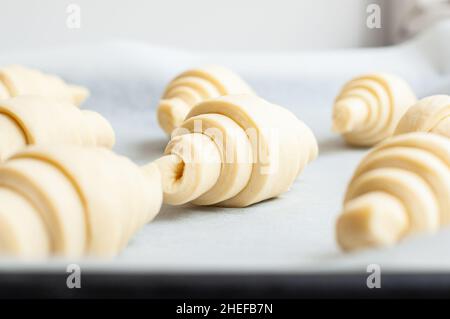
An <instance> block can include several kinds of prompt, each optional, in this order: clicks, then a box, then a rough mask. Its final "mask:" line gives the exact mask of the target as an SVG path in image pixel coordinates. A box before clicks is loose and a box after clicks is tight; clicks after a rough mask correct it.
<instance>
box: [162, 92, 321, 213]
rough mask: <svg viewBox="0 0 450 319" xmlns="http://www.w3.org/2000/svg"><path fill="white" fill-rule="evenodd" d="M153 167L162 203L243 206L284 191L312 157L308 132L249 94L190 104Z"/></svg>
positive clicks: (312, 142) (288, 115)
mask: <svg viewBox="0 0 450 319" xmlns="http://www.w3.org/2000/svg"><path fill="white" fill-rule="evenodd" d="M172 135H173V138H172V140H171V141H170V142H169V144H168V146H167V148H166V151H165V154H166V156H163V157H162V158H160V159H158V160H157V161H156V163H157V164H158V165H159V167H160V171H161V174H162V176H163V190H164V202H166V203H168V204H172V205H181V204H184V203H187V202H192V203H194V204H197V205H219V206H228V207H244V206H248V205H252V204H254V203H257V202H260V201H263V200H265V199H269V198H272V197H276V196H278V195H280V194H282V193H283V192H286V191H287V190H288V189H289V187H290V186H291V185H292V183H293V182H294V180H295V179H296V178H297V176H298V175H299V174H300V172H301V171H302V170H303V168H304V167H305V166H306V164H308V163H309V162H310V161H312V160H313V159H315V157H316V156H317V153H318V147H317V142H316V139H315V138H314V135H313V133H312V132H311V130H310V129H309V128H308V127H307V126H306V125H305V124H303V122H301V121H300V120H299V119H297V117H296V116H295V115H294V114H292V113H291V112H289V111H288V110H286V109H284V108H282V107H280V106H278V105H275V104H271V103H269V102H267V101H264V100H263V99H261V98H259V97H257V96H255V95H227V96H223V97H219V98H215V99H210V100H207V101H204V102H201V103H199V104H197V105H195V106H194V107H193V108H192V110H191V111H190V112H189V114H188V115H187V118H186V120H185V121H184V122H183V123H182V124H181V126H180V127H179V128H178V129H176V130H175V131H174V132H173V134H172Z"/></svg>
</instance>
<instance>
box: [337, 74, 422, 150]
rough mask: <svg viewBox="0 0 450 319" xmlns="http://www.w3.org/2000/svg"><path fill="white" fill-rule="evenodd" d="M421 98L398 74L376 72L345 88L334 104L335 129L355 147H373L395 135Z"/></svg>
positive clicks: (356, 80) (348, 84) (350, 83)
mask: <svg viewBox="0 0 450 319" xmlns="http://www.w3.org/2000/svg"><path fill="white" fill-rule="evenodd" d="M416 101H417V98H416V96H415V94H414V92H413V91H412V90H411V88H410V86H409V85H408V84H407V83H406V82H405V81H404V80H403V79H401V78H399V77H398V76H395V75H393V74H386V73H373V74H367V75H362V76H359V77H357V78H355V79H353V80H351V81H350V82H348V83H347V84H345V86H344V87H343V89H342V91H341V92H340V94H339V95H338V97H337V98H336V100H335V102H334V106H333V130H334V131H335V132H337V133H340V134H342V136H343V138H344V139H345V141H346V142H347V143H348V144H350V145H355V146H373V145H375V144H377V143H378V142H380V141H382V140H384V139H386V138H388V137H390V136H392V135H393V134H394V131H395V128H396V127H397V124H398V122H399V121H400V119H401V118H402V116H403V115H404V114H405V112H406V111H407V110H408V108H409V107H410V106H412V105H413V104H414V103H416Z"/></svg>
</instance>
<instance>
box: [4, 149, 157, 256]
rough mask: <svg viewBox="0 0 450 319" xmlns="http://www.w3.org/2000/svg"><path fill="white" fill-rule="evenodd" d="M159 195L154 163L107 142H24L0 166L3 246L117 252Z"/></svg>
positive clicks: (27, 251)
mask: <svg viewBox="0 0 450 319" xmlns="http://www.w3.org/2000/svg"><path fill="white" fill-rule="evenodd" d="M161 202H162V189H161V176H160V173H159V170H158V167H157V166H156V165H155V164H149V165H146V166H144V167H143V168H139V167H138V166H136V165H135V164H133V163H132V162H131V161H130V160H128V159H127V158H125V157H122V156H118V155H115V154H114V153H112V152H111V151H110V150H107V149H105V148H97V147H81V146H75V145H53V146H48V145H47V146H32V147H28V148H25V149H24V150H22V151H21V152H19V153H17V154H15V155H14V156H13V157H12V158H10V159H9V160H8V161H7V162H6V163H4V164H2V165H1V166H0V254H2V255H9V256H15V257H25V258H36V257H47V256H52V255H56V256H64V257H79V256H83V255H91V256H99V257H109V256H114V255H115V254H117V253H119V252H120V250H121V249H122V248H124V247H125V246H126V244H127V243H128V241H129V239H130V238H131V237H132V236H133V234H134V233H135V232H136V231H137V230H138V229H139V228H140V227H141V226H142V225H144V224H145V223H147V222H149V221H150V220H152V219H153V218H154V216H155V215H156V214H157V213H158V211H159V209H160V206H161Z"/></svg>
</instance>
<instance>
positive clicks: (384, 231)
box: [337, 132, 450, 250]
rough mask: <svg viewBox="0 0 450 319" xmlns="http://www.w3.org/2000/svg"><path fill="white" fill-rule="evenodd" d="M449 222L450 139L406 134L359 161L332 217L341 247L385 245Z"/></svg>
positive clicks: (429, 135)
mask: <svg viewBox="0 0 450 319" xmlns="http://www.w3.org/2000/svg"><path fill="white" fill-rule="evenodd" d="M449 223H450V140H449V139H447V138H444V137H442V136H439V135H436V134H430V133H423V132H416V133H408V134H403V135H398V136H395V137H392V138H390V139H388V140H386V141H384V142H383V143H381V144H380V145H378V146H377V147H376V148H375V149H373V150H372V151H371V152H370V153H369V154H368V155H367V156H366V157H365V158H364V159H363V160H362V162H361V164H360V165H359V167H358V168H357V170H356V172H355V174H354V176H353V179H352V180H351V182H350V185H349V187H348V190H347V194H346V197H345V200H344V210H343V213H342V215H341V216H340V217H339V219H338V221H337V241H338V243H339V245H340V246H341V247H342V248H343V249H344V250H353V249H359V248H364V247H369V246H382V245H390V244H393V243H395V242H397V241H399V240H400V239H401V238H403V237H404V236H406V235H409V234H412V233H418V232H434V231H436V230H437V228H438V227H439V226H440V225H447V224H449Z"/></svg>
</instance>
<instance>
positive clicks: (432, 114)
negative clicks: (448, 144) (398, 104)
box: [395, 95, 450, 138]
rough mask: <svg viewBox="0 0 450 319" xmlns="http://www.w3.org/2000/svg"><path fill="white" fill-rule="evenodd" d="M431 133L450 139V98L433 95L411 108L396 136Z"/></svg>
mask: <svg viewBox="0 0 450 319" xmlns="http://www.w3.org/2000/svg"><path fill="white" fill-rule="evenodd" d="M418 131H421V132H430V133H435V134H439V135H442V136H445V137H448V138H450V96H448V95H433V96H429V97H426V98H424V99H422V100H420V101H419V102H418V103H417V104H414V105H413V106H412V107H411V108H409V110H408V112H406V114H405V115H404V116H403V118H402V119H401V120H400V123H399V124H398V126H397V129H396V130H395V134H397V135H398V134H405V133H408V132H418Z"/></svg>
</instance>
